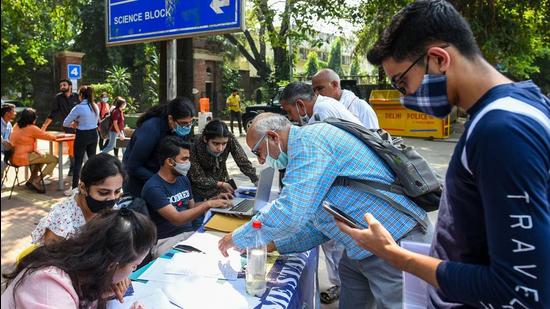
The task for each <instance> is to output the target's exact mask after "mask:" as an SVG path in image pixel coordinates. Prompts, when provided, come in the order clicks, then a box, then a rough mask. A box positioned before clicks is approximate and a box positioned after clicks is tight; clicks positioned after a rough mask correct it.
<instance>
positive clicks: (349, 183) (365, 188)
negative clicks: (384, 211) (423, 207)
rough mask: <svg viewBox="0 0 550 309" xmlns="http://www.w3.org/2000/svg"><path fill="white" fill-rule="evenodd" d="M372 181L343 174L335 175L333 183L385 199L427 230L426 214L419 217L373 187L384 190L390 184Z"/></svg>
mask: <svg viewBox="0 0 550 309" xmlns="http://www.w3.org/2000/svg"><path fill="white" fill-rule="evenodd" d="M373 183H375V182H373V181H370V180H364V179H352V178H348V177H343V176H338V177H336V180H335V182H334V184H337V185H342V186H346V187H352V188H354V189H356V190H358V191H361V192H365V193H370V194H372V195H374V196H376V197H378V198H380V199H382V200H384V201H386V202H387V203H388V204H390V206H392V207H393V208H395V209H397V210H399V211H400V212H402V213H404V214H406V215H408V216H410V217H411V218H413V219H414V220H415V221H416V222H418V223H419V224H420V226H422V229H423V230H424V231H427V230H428V226H429V223H428V216H427V215H426V219H422V218H420V217H419V216H418V215H417V214H415V213H414V212H412V211H410V210H408V209H407V208H405V207H404V206H403V205H401V204H399V203H397V202H396V201H394V200H392V199H391V198H389V197H388V196H386V195H385V194H383V193H382V192H380V191H378V190H377V188H375V186H377V187H378V188H380V190H386V189H384V186H386V188H389V187H391V185H385V184H380V183H377V184H376V185H375V186H372V184H373ZM388 191H390V190H388ZM392 192H393V191H392Z"/></svg>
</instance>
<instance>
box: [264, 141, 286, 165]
mask: <svg viewBox="0 0 550 309" xmlns="http://www.w3.org/2000/svg"><path fill="white" fill-rule="evenodd" d="M265 142H266V143H267V159H266V161H267V165H269V166H270V167H272V168H274V169H276V170H283V169H285V168H286V167H287V165H288V155H287V154H286V153H285V152H283V150H282V149H281V145H278V146H279V157H278V158H277V159H274V158H272V157H271V156H270V155H269V142H268V141H267V139H266V140H265Z"/></svg>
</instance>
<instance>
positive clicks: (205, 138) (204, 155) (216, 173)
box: [189, 120, 258, 201]
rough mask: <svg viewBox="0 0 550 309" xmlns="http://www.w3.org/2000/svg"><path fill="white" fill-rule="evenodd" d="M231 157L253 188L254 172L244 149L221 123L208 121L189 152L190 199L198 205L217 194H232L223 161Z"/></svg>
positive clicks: (255, 181) (255, 176) (255, 182)
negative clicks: (191, 188) (193, 198)
mask: <svg viewBox="0 0 550 309" xmlns="http://www.w3.org/2000/svg"><path fill="white" fill-rule="evenodd" d="M229 154H231V156H233V159H234V160H235V162H236V163H237V165H238V166H239V169H240V170H241V172H242V173H243V174H245V175H246V176H248V178H250V181H252V183H254V184H255V185H256V184H257V182H258V176H257V175H256V169H255V168H254V167H253V166H252V163H251V162H250V161H249V160H248V157H247V156H246V153H245V152H244V150H243V148H242V147H241V145H240V144H239V142H238V141H237V139H236V138H235V136H233V134H232V133H230V132H229V129H228V128H227V125H226V124H225V123H224V122H222V121H221V120H212V121H210V122H209V123H208V124H207V125H206V127H205V128H204V130H203V131H202V134H201V135H198V136H196V137H195V142H194V144H193V147H192V148H191V169H190V170H189V179H190V180H191V183H192V185H193V195H195V197H196V199H197V200H199V201H201V200H205V199H210V198H212V197H215V196H217V195H218V194H219V193H223V192H227V193H233V191H234V190H233V188H232V187H231V185H230V184H229V183H228V181H229V175H228V173H227V166H226V161H227V157H228V156H229Z"/></svg>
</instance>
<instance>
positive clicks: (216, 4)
mask: <svg viewBox="0 0 550 309" xmlns="http://www.w3.org/2000/svg"><path fill="white" fill-rule="evenodd" d="M230 1H231V0H212V2H210V8H211V9H212V10H214V12H216V14H223V11H222V9H221V7H224V6H229V2H230Z"/></svg>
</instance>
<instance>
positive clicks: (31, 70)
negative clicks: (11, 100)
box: [0, 0, 82, 94]
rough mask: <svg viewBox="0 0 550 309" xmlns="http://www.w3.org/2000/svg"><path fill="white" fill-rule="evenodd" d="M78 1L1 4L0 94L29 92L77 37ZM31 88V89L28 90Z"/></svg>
mask: <svg viewBox="0 0 550 309" xmlns="http://www.w3.org/2000/svg"><path fill="white" fill-rule="evenodd" d="M80 3H81V1H79V0H75V1H69V0H55V1H54V0H2V39H1V46H2V52H1V53H2V60H1V61H2V63H1V64H2V65H1V67H2V69H1V74H0V75H1V79H2V83H1V85H2V86H1V92H2V94H7V93H8V91H9V90H10V89H11V90H15V91H19V92H26V91H31V90H32V89H33V88H34V86H37V85H38V84H39V77H43V75H44V74H43V73H44V72H46V75H47V74H48V72H49V71H50V70H51V69H52V67H53V61H52V60H53V54H54V53H55V52H58V51H61V50H64V49H68V48H70V47H71V45H72V43H73V38H74V37H75V36H76V35H77V34H78V33H79V31H80V30H81V26H82V21H81V20H80V18H79V16H78V9H77V7H78V5H79V4H80ZM30 85H32V86H30Z"/></svg>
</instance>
